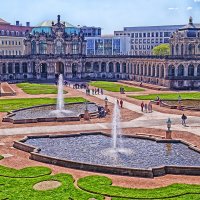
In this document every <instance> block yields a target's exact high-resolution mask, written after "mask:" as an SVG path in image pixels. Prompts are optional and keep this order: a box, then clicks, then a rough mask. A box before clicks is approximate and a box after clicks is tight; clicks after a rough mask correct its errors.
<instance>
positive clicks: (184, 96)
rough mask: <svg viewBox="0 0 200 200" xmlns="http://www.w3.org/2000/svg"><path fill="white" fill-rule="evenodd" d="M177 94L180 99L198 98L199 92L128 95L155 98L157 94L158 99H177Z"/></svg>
mask: <svg viewBox="0 0 200 200" xmlns="http://www.w3.org/2000/svg"><path fill="white" fill-rule="evenodd" d="M179 95H180V96H181V99H187V100H191V99H194V100H199V99H200V92H190V93H171V94H168V93H167V94H149V95H140V96H129V97H131V98H134V99H139V100H155V99H156V98H157V96H159V98H160V99H164V100H178V97H179Z"/></svg>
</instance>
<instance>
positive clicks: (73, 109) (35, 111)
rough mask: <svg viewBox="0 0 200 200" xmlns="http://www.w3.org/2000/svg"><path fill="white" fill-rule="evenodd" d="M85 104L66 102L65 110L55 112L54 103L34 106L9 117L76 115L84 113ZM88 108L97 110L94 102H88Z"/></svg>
mask: <svg viewBox="0 0 200 200" xmlns="http://www.w3.org/2000/svg"><path fill="white" fill-rule="evenodd" d="M85 107H86V106H85V104H84V103H80V104H66V105H65V110H66V111H67V112H63V113H56V112H52V111H54V110H56V105H51V106H42V107H35V108H30V109H26V110H21V111H17V112H15V115H14V116H12V117H10V118H11V119H14V120H22V119H37V118H51V117H77V116H79V115H81V114H84V111H85ZM88 110H89V112H90V113H92V112H97V111H98V107H97V106H96V105H95V104H92V103H91V104H88Z"/></svg>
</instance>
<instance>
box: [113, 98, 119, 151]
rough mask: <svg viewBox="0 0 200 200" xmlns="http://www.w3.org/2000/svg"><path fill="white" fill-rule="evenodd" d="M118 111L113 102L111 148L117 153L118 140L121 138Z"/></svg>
mask: <svg viewBox="0 0 200 200" xmlns="http://www.w3.org/2000/svg"><path fill="white" fill-rule="evenodd" d="M120 118H121V115H120V109H119V105H118V103H117V100H115V106H114V111H113V119H112V148H113V150H115V151H117V149H119V148H120V145H119V139H120V138H121V127H120V123H121V122H120Z"/></svg>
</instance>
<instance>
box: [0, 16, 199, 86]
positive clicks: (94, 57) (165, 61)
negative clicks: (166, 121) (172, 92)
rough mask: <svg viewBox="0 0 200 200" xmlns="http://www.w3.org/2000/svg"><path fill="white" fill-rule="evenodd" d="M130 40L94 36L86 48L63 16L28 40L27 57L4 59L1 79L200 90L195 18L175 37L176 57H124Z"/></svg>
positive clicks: (172, 41) (0, 63)
mask: <svg viewBox="0 0 200 200" xmlns="http://www.w3.org/2000/svg"><path fill="white" fill-rule="evenodd" d="M157 32H158V31H157ZM157 32H156V31H154V32H153V31H152V32H150V33H151V34H152V35H150V37H151V38H154V39H155V38H156V37H157V36H156V33H157ZM162 32H163V31H160V32H158V33H159V34H161V33H162ZM167 32H168V34H169V33H170V31H166V34H165V32H163V34H164V35H163V36H162V37H163V39H164V38H167V37H168V34H167ZM137 33H140V32H137ZM146 33H147V36H146V39H147V38H148V33H149V32H148V31H147V32H146ZM153 33H154V34H153ZM129 34H131V32H129ZM134 34H136V33H134ZM161 35H162V34H161ZM138 37H140V35H138V36H136V38H138ZM141 37H142V36H141ZM160 37H161V36H160ZM127 38H131V35H130V37H126V35H125V36H123V37H122V36H121V37H119V36H118V37H116V36H115V37H114V36H109V37H108V36H107V37H97V38H91V37H88V38H87V40H88V44H87V45H91V46H87V48H86V40H85V38H84V34H83V32H82V31H80V28H79V27H76V26H73V25H71V24H69V23H67V22H64V21H60V16H58V19H57V21H45V22H42V23H41V24H40V25H39V26H37V27H35V28H34V29H33V30H32V32H31V33H30V34H28V35H27V36H26V39H25V43H24V44H25V55H17V56H16V55H14V56H13V55H1V56H0V80H3V81H6V80H54V79H55V78H56V77H58V75H59V74H63V77H64V79H70V80H76V79H93V80H94V79H96V80H101V79H110V80H113V79H128V80H134V81H139V82H144V83H151V84H156V85H162V86H165V87H169V88H175V89H199V88H200V27H199V25H198V24H193V21H192V18H190V21H189V23H188V25H186V26H183V27H181V28H179V30H177V31H175V32H174V34H173V35H172V37H171V39H170V41H169V42H170V46H171V52H172V55H170V56H163V57H161V56H150V55H148V56H147V55H129V54H126V53H124V54H123V53H122V51H123V50H122V48H123V45H124V44H125V43H124V44H123V45H121V40H122V39H127ZM134 38H135V35H134ZM120 39H121V40H120ZM127 41H128V39H127ZM86 49H87V53H88V55H87V54H86ZM88 50H90V51H88ZM175 51H176V52H175ZM125 52H126V51H125ZM127 52H128V49H127Z"/></svg>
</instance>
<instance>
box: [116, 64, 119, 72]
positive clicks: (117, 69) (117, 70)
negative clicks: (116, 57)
mask: <svg viewBox="0 0 200 200" xmlns="http://www.w3.org/2000/svg"><path fill="white" fill-rule="evenodd" d="M116 72H117V73H120V63H116Z"/></svg>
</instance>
